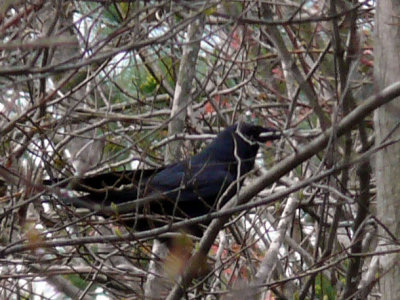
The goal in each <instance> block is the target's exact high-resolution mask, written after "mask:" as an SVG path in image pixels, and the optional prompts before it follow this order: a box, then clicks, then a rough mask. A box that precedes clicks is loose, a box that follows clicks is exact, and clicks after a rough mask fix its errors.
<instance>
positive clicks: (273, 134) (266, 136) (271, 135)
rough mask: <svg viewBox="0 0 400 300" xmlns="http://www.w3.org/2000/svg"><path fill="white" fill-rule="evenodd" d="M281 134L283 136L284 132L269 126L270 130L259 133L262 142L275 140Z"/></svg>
mask: <svg viewBox="0 0 400 300" xmlns="http://www.w3.org/2000/svg"><path fill="white" fill-rule="evenodd" d="M281 136H282V133H281V132H280V131H278V130H275V129H272V128H268V130H266V131H264V132H261V133H260V134H259V135H258V139H259V140H260V141H261V142H267V141H273V140H277V139H280V137H281Z"/></svg>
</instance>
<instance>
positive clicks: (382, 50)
mask: <svg viewBox="0 0 400 300" xmlns="http://www.w3.org/2000/svg"><path fill="white" fill-rule="evenodd" d="M399 15H400V3H399V2H398V1H377V6H376V19H375V20H376V21H375V26H376V28H375V31H376V43H375V47H376V48H375V51H376V52H375V53H376V54H375V82H376V89H377V90H382V89H383V88H384V87H386V86H388V85H389V84H391V83H393V82H395V81H397V80H399V77H400V52H399V50H400V30H399V29H400V27H399V26H400V25H399V19H398V16H399ZM399 120H400V98H397V99H395V100H393V101H392V102H390V103H388V104H386V105H384V106H382V107H380V108H379V109H377V110H376V112H375V128H376V143H377V144H378V145H379V144H380V143H381V142H384V141H386V140H390V139H396V138H397V139H398V138H399V137H400V128H399V126H398V125H399ZM399 154H400V143H398V142H397V143H394V144H392V145H390V146H388V147H385V148H384V149H382V150H381V151H379V152H378V154H377V155H376V185H377V215H378V218H379V220H380V221H381V222H382V223H383V224H384V225H385V227H386V228H385V229H384V228H382V227H381V228H380V237H381V238H382V242H381V245H384V246H383V247H385V248H384V249H386V250H389V249H391V248H393V247H394V246H395V245H396V242H395V241H393V239H392V238H391V237H390V235H391V236H392V237H396V238H398V237H399V236H400V221H399V216H400V184H399V183H400V167H399V166H400V155H399ZM387 231H390V232H391V234H388V232H387ZM399 261H400V254H390V255H386V256H382V257H381V259H380V262H381V267H382V268H383V272H381V273H380V274H382V279H381V292H382V298H381V299H382V300H384V299H400V285H399V282H400V266H399V264H398V262H399ZM386 271H387V272H386Z"/></svg>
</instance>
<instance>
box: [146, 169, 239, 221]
mask: <svg viewBox="0 0 400 300" xmlns="http://www.w3.org/2000/svg"><path fill="white" fill-rule="evenodd" d="M235 179H236V178H234V176H233V175H232V174H231V173H230V172H229V171H228V168H227V167H226V166H225V165H222V164H218V163H208V164H206V165H205V166H204V165H203V166H202V165H195V166H191V167H188V166H187V165H186V166H185V165H184V164H180V165H177V166H175V167H173V168H168V169H165V170H163V171H162V172H160V173H158V174H157V175H156V176H155V177H154V178H153V179H152V180H151V181H150V183H149V186H150V189H151V193H157V192H160V193H163V197H162V198H160V199H162V200H160V201H158V202H157V204H154V205H152V206H151V210H152V211H153V212H156V213H160V214H168V215H175V214H176V212H177V211H179V213H178V214H179V215H183V216H185V217H195V216H200V215H203V214H206V213H208V212H210V211H211V210H213V209H215V208H216V205H217V201H218V199H220V197H221V196H222V195H223V194H224V192H225V190H226V189H227V188H228V187H229V185H230V184H231V183H232V182H233V181H234V180H235ZM229 196H230V195H229ZM229 196H228V197H226V198H224V199H225V200H227V199H229Z"/></svg>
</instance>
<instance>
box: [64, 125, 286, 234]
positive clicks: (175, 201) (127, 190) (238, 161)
mask: <svg viewBox="0 0 400 300" xmlns="http://www.w3.org/2000/svg"><path fill="white" fill-rule="evenodd" d="M280 136H281V134H280V132H279V131H277V130H275V129H272V128H264V127H261V126H257V125H251V124H248V123H238V124H236V125H232V126H230V127H228V128H226V129H225V130H224V131H222V132H221V133H220V134H218V136H217V137H216V138H215V139H214V140H213V141H212V142H211V143H210V144H209V145H208V146H207V147H206V148H205V149H204V150H203V151H202V152H200V153H199V154H197V155H195V156H192V157H190V158H188V159H186V160H183V161H180V162H177V163H173V164H171V165H167V166H165V167H164V168H160V169H150V170H136V171H127V172H114V173H106V174H100V175H96V176H92V177H87V178H84V179H81V180H80V181H79V183H77V184H74V185H71V184H70V185H69V187H70V188H72V189H75V190H79V191H85V192H87V195H85V196H83V197H80V198H79V201H75V202H74V205H75V206H84V207H89V208H93V204H101V206H102V207H106V206H110V205H111V206H112V203H114V204H122V203H125V202H128V201H133V200H136V199H139V198H143V197H149V196H150V197H151V198H153V199H152V201H149V202H147V203H146V204H144V205H141V206H139V207H138V208H137V209H136V211H135V212H133V213H134V214H135V215H136V217H135V218H134V219H133V220H131V221H129V222H126V223H125V224H126V225H128V226H130V227H134V229H135V230H139V231H141V230H146V229H149V228H154V227H157V226H160V225H163V224H166V223H170V222H173V221H174V220H179V219H182V218H183V219H184V218H193V217H198V216H201V215H205V214H207V213H210V212H212V211H215V210H216V209H218V208H219V207H221V206H222V205H223V204H224V203H225V202H226V201H227V200H229V199H230V198H231V197H232V196H233V195H234V194H235V193H236V192H237V188H238V187H239V188H240V187H241V186H242V183H243V181H244V176H243V175H245V174H246V173H248V172H249V171H251V170H252V169H253V167H254V162H255V158H256V155H257V152H258V149H259V143H265V142H267V141H272V140H276V139H279V138H280ZM126 185H127V186H126ZM117 211H118V209H117ZM117 211H115V212H117ZM99 213H100V214H101V210H100V211H99ZM118 213H119V212H118ZM138 214H140V215H141V216H142V217H141V218H137V215H138ZM189 231H190V232H191V233H193V234H195V235H200V234H201V232H200V231H199V230H198V227H196V228H190V229H189Z"/></svg>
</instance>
